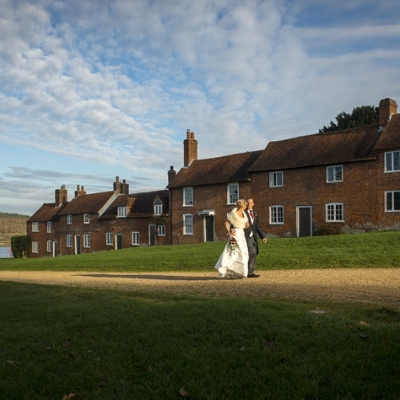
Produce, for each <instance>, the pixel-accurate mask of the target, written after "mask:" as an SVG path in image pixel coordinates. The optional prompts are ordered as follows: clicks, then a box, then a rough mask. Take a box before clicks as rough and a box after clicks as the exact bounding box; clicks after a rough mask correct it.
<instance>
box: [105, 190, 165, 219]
mask: <svg viewBox="0 0 400 400" xmlns="http://www.w3.org/2000/svg"><path fill="white" fill-rule="evenodd" d="M157 197H159V198H160V200H161V201H162V203H163V214H168V213H169V191H168V190H165V189H164V190H157V191H153V192H144V193H134V194H120V195H118V197H117V198H116V199H115V201H114V202H113V203H112V204H111V205H110V207H108V209H107V210H106V211H105V212H104V213H103V214H102V215H101V217H100V218H99V219H110V218H116V217H117V215H118V207H127V208H128V215H127V218H136V217H148V216H152V215H153V214H154V207H153V203H154V200H155V199H156V198H157Z"/></svg>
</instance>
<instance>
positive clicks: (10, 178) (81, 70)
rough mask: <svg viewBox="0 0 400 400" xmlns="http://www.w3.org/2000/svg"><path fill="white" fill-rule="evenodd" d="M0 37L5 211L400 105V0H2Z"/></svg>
mask: <svg viewBox="0 0 400 400" xmlns="http://www.w3.org/2000/svg"><path fill="white" fill-rule="evenodd" d="M0 37H1V40H0V212H7V213H20V214H27V215H32V214H33V213H34V212H35V211H36V210H37V209H38V208H39V207H40V206H41V205H42V204H43V203H51V202H54V193H55V190H56V189H59V188H60V187H61V186H62V185H65V186H66V188H67V189H68V199H69V200H71V199H72V198H73V197H74V191H75V190H76V188H77V185H80V186H84V188H85V190H86V192H87V193H97V192H103V191H111V190H113V182H114V181H115V177H116V176H119V178H120V180H122V179H126V182H127V183H128V184H129V186H130V192H131V193H138V192H144V191H153V190H159V189H164V188H166V186H167V184H168V176H167V172H168V170H169V168H170V166H173V167H174V169H175V170H176V171H179V170H180V169H181V168H182V167H183V140H184V139H185V138H186V130H187V129H190V130H191V131H192V132H194V133H195V137H196V139H197V140H198V157H199V159H204V158H211V157H219V156H223V155H229V154H236V153H241V152H246V151H255V150H261V149H264V148H265V147H266V146H267V144H268V142H269V141H276V140H282V139H288V138H292V137H296V136H303V135H309V134H313V133H317V132H318V130H319V129H320V128H322V127H323V126H324V125H328V124H329V122H330V121H335V117H336V115H337V114H339V113H341V112H343V111H345V112H348V113H351V112H352V110H353V108H354V107H359V106H362V105H370V106H378V105H379V101H380V100H382V99H384V98H387V97H389V98H391V99H394V100H396V101H397V103H398V104H400V2H399V1H398V0H381V1H379V2H378V1H376V0H346V1H344V0H335V1H332V0H196V1H192V0H129V1H128V0H108V1H106V0H84V1H82V0H79V1H78V0H64V1H62V0H58V1H54V0H36V1H23V0H0Z"/></svg>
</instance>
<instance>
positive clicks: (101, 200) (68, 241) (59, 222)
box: [27, 177, 169, 257]
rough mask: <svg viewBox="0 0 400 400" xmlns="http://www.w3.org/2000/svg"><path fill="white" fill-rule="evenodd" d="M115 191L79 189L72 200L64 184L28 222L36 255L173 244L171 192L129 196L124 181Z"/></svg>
mask: <svg viewBox="0 0 400 400" xmlns="http://www.w3.org/2000/svg"><path fill="white" fill-rule="evenodd" d="M113 189H114V190H113V191H109V192H101V193H94V194H86V191H85V190H84V187H83V186H82V187H80V186H78V187H77V190H76V191H75V197H74V198H73V199H72V200H71V201H68V192H67V189H66V188H65V186H62V187H61V189H57V190H56V191H55V202H54V203H45V204H43V205H42V207H40V208H39V210H38V211H37V212H36V213H35V214H33V215H32V217H31V218H29V220H28V221H27V234H28V235H29V236H30V237H31V242H32V247H31V257H46V256H48V257H51V256H56V255H71V254H80V253H92V252H96V251H106V250H114V249H122V248H128V247H134V246H140V245H158V244H167V243H168V242H169V235H168V229H167V224H168V212H169V211H168V200H169V199H168V190H159V191H154V192H146V193H136V194H129V185H128V184H127V183H126V181H125V180H123V181H122V182H120V181H119V178H118V177H116V181H115V182H114V184H113Z"/></svg>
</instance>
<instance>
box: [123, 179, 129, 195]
mask: <svg viewBox="0 0 400 400" xmlns="http://www.w3.org/2000/svg"><path fill="white" fill-rule="evenodd" d="M122 194H129V183H126V179H122Z"/></svg>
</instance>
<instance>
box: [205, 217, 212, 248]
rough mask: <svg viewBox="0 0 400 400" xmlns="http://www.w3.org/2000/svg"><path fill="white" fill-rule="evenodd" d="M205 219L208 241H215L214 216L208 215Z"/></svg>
mask: <svg viewBox="0 0 400 400" xmlns="http://www.w3.org/2000/svg"><path fill="white" fill-rule="evenodd" d="M204 219H205V229H206V235H205V236H206V242H213V241H214V236H215V235H214V216H213V215H206V216H205V217H204Z"/></svg>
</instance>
